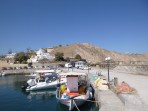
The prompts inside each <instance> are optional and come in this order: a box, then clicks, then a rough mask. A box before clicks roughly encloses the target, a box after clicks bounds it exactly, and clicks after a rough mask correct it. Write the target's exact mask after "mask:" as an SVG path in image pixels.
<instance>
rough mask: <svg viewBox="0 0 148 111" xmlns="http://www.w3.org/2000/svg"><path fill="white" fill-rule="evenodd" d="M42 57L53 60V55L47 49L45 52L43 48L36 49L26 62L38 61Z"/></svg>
mask: <svg viewBox="0 0 148 111" xmlns="http://www.w3.org/2000/svg"><path fill="white" fill-rule="evenodd" d="M42 59H48V60H53V59H54V57H53V56H51V55H50V54H49V51H48V53H47V52H46V51H45V50H44V49H39V50H38V51H36V56H34V57H33V58H30V60H29V61H28V62H38V61H39V60H42Z"/></svg>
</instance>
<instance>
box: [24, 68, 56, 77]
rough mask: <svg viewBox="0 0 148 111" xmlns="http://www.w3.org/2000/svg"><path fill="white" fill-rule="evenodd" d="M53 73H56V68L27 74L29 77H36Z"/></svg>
mask: <svg viewBox="0 0 148 111" xmlns="http://www.w3.org/2000/svg"><path fill="white" fill-rule="evenodd" d="M52 73H56V72H55V70H53V69H51V70H36V71H34V72H33V73H31V74H29V75H26V76H27V77H29V78H32V79H34V78H35V77H37V76H40V75H51V74H52Z"/></svg>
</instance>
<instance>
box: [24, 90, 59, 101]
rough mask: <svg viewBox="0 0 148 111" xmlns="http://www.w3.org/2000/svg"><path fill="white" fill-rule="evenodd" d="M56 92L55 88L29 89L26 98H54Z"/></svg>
mask: <svg viewBox="0 0 148 111" xmlns="http://www.w3.org/2000/svg"><path fill="white" fill-rule="evenodd" d="M55 94H56V91H55V90H53V89H52V90H41V91H30V92H29V94H28V96H27V98H28V99H43V100H45V99H50V98H54V97H55Z"/></svg>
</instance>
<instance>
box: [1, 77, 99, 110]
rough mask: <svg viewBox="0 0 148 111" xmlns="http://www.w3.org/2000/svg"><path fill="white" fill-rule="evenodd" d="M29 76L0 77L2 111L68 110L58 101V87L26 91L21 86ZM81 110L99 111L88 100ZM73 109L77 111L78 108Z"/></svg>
mask: <svg viewBox="0 0 148 111" xmlns="http://www.w3.org/2000/svg"><path fill="white" fill-rule="evenodd" d="M27 80H28V78H27V77H26V76H25V75H11V76H10V75H9V76H5V77H0V111H68V107H67V106H65V105H62V104H60V103H58V102H57V100H56V96H55V92H56V89H52V90H51V89H48V90H41V91H34V92H32V91H31V92H26V91H25V90H22V89H21V86H22V85H23V84H24V83H26V81H27ZM79 110H80V111H98V108H97V107H96V104H95V103H93V102H86V103H85V104H84V105H82V106H80V107H79ZM73 111H77V109H76V108H74V109H73Z"/></svg>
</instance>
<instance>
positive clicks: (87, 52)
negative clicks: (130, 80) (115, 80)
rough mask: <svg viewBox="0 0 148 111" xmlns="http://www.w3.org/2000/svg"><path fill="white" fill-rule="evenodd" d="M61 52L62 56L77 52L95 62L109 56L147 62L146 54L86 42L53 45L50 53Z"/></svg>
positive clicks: (123, 60) (125, 60)
mask: <svg viewBox="0 0 148 111" xmlns="http://www.w3.org/2000/svg"><path fill="white" fill-rule="evenodd" d="M56 52H63V53H64V57H70V58H72V57H75V55H76V54H79V55H80V56H81V57H82V58H83V59H86V60H87V61H89V62H92V63H97V62H102V61H104V60H105V58H106V57H111V58H112V60H113V61H122V62H124V63H129V62H131V61H137V62H145V63H147V62H148V54H122V53H118V52H113V51H109V50H105V49H103V48H99V47H96V46H93V45H91V44H87V43H82V44H80V43H77V44H72V45H68V46H61V47H54V50H53V51H52V52H51V54H55V53H56Z"/></svg>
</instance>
